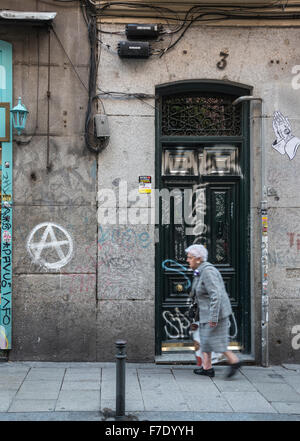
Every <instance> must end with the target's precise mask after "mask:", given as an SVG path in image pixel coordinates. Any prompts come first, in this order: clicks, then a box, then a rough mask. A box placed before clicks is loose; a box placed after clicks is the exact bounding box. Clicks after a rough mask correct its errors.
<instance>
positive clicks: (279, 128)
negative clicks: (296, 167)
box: [272, 111, 300, 159]
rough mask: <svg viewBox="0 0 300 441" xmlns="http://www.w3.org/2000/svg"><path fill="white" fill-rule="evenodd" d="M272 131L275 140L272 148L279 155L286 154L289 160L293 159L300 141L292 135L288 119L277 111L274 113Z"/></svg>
mask: <svg viewBox="0 0 300 441" xmlns="http://www.w3.org/2000/svg"><path fill="white" fill-rule="evenodd" d="M273 129H274V132H275V135H276V140H275V141H274V142H273V144H272V147H273V148H274V149H275V150H276V151H277V152H279V153H280V154H281V155H284V154H285V153H286V154H287V155H288V157H289V158H290V159H293V158H294V157H295V155H296V153H297V149H298V147H299V145H300V139H299V138H297V137H296V136H294V135H293V134H292V127H291V124H290V122H289V120H288V118H287V117H285V116H283V114H282V113H281V112H279V111H276V112H275V113H274V118H273Z"/></svg>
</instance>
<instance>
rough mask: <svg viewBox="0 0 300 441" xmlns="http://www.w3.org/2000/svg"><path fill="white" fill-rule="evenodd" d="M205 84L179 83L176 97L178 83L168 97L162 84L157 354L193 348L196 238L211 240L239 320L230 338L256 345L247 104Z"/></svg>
mask: <svg viewBox="0 0 300 441" xmlns="http://www.w3.org/2000/svg"><path fill="white" fill-rule="evenodd" d="M204 86H205V85H204ZM204 86H203V84H202V85H201V83H197V84H195V83H191V84H190V88H189V85H188V83H186V82H184V84H183V85H182V82H181V85H180V87H181V89H180V93H179V94H177V95H176V90H175V89H176V86H174V88H173V89H174V94H172V93H171V92H172V88H170V87H166V89H165V91H166V95H164V88H162V89H160V88H158V91H159V92H160V93H161V96H160V98H159V99H158V106H157V109H158V110H157V115H156V121H157V126H156V140H157V149H156V170H157V173H156V176H157V177H156V188H159V189H165V190H166V194H167V195H168V196H167V199H168V200H167V201H164V200H161V201H160V223H159V241H158V242H157V245H156V353H157V354H160V353H161V351H162V350H164V349H165V348H167V347H168V345H169V346H173V345H175V346H176V349H177V350H178V349H182V350H184V348H185V346H187V347H190V346H191V338H190V334H189V324H190V323H189V320H188V317H187V309H188V294H189V290H190V286H191V280H192V279H191V272H190V271H189V270H188V268H187V264H186V260H185V259H186V255H185V249H186V248H187V247H188V246H189V245H191V244H192V243H203V244H205V246H206V247H207V249H208V253H209V258H208V260H209V261H210V262H212V263H213V264H214V265H216V266H217V267H218V269H219V270H220V272H221V274H222V276H223V279H224V282H225V286H226V289H227V291H228V293H229V297H230V301H231V304H232V308H233V311H234V317H235V320H236V326H234V322H233V321H232V327H231V329H230V334H231V336H232V337H233V338H232V340H233V341H234V342H237V343H238V345H239V346H240V347H242V348H243V350H244V351H245V352H249V351H250V286H249V255H250V253H249V228H248V226H249V225H248V218H249V193H250V192H249V133H248V116H249V110H248V105H247V104H246V103H244V104H243V105H242V106H241V107H240V108H238V109H236V108H234V109H233V108H232V105H231V103H232V101H233V100H234V99H235V98H236V97H237V96H239V95H241V88H238V89H235V86H234V85H223V86H222V85H221V84H220V83H218V84H216V85H215V86H216V90H215V92H213V91H212V84H210V87H209V88H210V89H211V91H210V92H209V93H208V91H207V90H206V89H205V90H204V89H203V88H204ZM182 87H183V89H184V90H183V89H182ZM243 90H244V93H243V94H244V95H246V94H249V90H250V89H248V90H246V89H243ZM209 94H211V95H212V98H210V96H209ZM230 112H231V114H230ZM206 133H207V136H206ZM170 195H171V197H170ZM162 199H163V198H162Z"/></svg>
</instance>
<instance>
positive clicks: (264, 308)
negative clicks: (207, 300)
mask: <svg viewBox="0 0 300 441" xmlns="http://www.w3.org/2000/svg"><path fill="white" fill-rule="evenodd" d="M244 101H260V102H261V126H260V149H261V201H260V220H261V225H260V228H261V364H262V366H264V367H268V366H269V295H268V202H267V187H266V178H265V174H266V152H265V145H264V139H265V128H264V126H265V125H264V118H265V114H264V105H263V99H262V98H256V97H254V96H240V97H239V98H237V99H236V100H235V101H234V102H233V103H232V105H234V106H236V105H237V104H239V103H241V102H244Z"/></svg>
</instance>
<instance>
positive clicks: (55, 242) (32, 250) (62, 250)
mask: <svg viewBox="0 0 300 441" xmlns="http://www.w3.org/2000/svg"><path fill="white" fill-rule="evenodd" d="M43 230H44V231H43ZM54 231H55V232H56V233H55V232H54ZM41 233H42V235H41ZM39 236H41V237H40V239H39V240H38V239H35V238H38V237H39ZM48 236H49V237H50V241H48ZM58 238H59V239H58ZM26 247H27V251H28V253H29V255H30V257H31V258H32V260H33V262H34V263H36V264H38V265H41V266H43V267H45V268H47V269H55V270H57V269H59V268H61V267H63V266H65V265H66V264H67V263H69V261H70V260H71V259H72V256H73V241H72V238H71V236H70V234H69V233H68V232H67V231H66V230H65V229H64V228H63V227H61V226H60V225H57V224H54V223H52V222H44V223H42V224H39V225H37V226H36V227H34V229H33V230H32V231H31V233H30V235H29V237H28V239H27V244H26ZM53 255H54V256H55V259H56V260H55V259H54V258H53ZM57 257H58V258H59V259H57ZM50 260H51V261H50ZM52 260H53V261H52Z"/></svg>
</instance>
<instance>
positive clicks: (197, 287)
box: [185, 244, 241, 378]
mask: <svg viewBox="0 0 300 441" xmlns="http://www.w3.org/2000/svg"><path fill="white" fill-rule="evenodd" d="M185 252H186V253H187V262H188V264H189V266H190V268H191V269H192V270H194V280H193V285H192V293H195V295H196V299H197V303H198V313H199V332H200V345H201V350H202V353H203V367H201V368H199V369H194V373H195V374H197V375H207V376H208V377H214V375H215V371H214V369H213V368H212V365H211V353H212V352H213V351H214V352H222V353H223V354H224V355H225V357H226V358H227V360H228V363H229V366H230V367H229V371H228V373H227V378H229V377H232V376H233V375H235V374H236V372H237V370H238V368H239V367H240V366H241V362H240V361H239V359H238V357H237V356H236V355H235V354H234V353H233V352H232V351H228V349H227V348H228V343H229V335H228V334H229V316H230V315H231V314H232V309H231V305H230V300H229V298H228V294H227V292H226V290H225V286H224V282H223V279H222V276H221V274H220V272H219V271H218V270H217V268H216V267H215V266H214V265H212V264H211V263H209V262H207V255H208V252H207V249H206V248H205V247H204V246H203V245H198V244H197V245H196V244H195V245H191V246H190V247H188V248H187V249H186V250H185ZM191 327H192V330H195V329H197V328H196V327H197V325H196V324H192V325H191Z"/></svg>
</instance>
